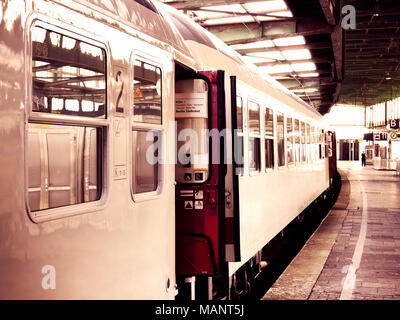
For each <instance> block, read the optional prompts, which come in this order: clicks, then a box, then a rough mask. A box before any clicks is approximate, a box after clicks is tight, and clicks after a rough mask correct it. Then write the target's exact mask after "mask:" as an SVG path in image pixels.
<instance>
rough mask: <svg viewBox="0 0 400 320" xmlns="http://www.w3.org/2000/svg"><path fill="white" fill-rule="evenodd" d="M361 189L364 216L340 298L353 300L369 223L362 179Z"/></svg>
mask: <svg viewBox="0 0 400 320" xmlns="http://www.w3.org/2000/svg"><path fill="white" fill-rule="evenodd" d="M358 182H359V184H360V189H361V193H362V199H363V204H362V217H361V228H360V233H359V235H358V240H357V244H356V248H355V249H354V253H353V258H352V264H351V265H350V266H349V268H348V269H347V275H346V278H345V280H344V282H343V289H342V293H341V294H340V300H351V299H352V296H353V290H354V288H355V285H356V272H357V269H358V268H359V267H360V263H361V257H362V254H363V251H364V245H365V239H366V237H367V225H368V202H367V194H366V193H365V190H364V186H363V185H362V183H361V182H360V181H358Z"/></svg>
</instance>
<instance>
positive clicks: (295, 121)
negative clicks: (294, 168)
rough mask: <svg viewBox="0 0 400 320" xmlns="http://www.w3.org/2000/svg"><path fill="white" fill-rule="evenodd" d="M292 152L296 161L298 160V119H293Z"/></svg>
mask: <svg viewBox="0 0 400 320" xmlns="http://www.w3.org/2000/svg"><path fill="white" fill-rule="evenodd" d="M294 153H295V161H296V163H299V162H300V121H299V120H297V119H295V120H294Z"/></svg>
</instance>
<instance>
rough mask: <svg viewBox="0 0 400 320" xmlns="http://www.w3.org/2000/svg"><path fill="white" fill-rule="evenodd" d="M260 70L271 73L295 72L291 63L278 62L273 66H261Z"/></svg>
mask: <svg viewBox="0 0 400 320" xmlns="http://www.w3.org/2000/svg"><path fill="white" fill-rule="evenodd" d="M260 70H261V71H264V72H267V73H269V74H274V73H291V72H293V70H292V68H291V66H290V65H289V64H278V65H275V66H271V67H260Z"/></svg>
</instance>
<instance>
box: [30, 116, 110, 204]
mask: <svg viewBox="0 0 400 320" xmlns="http://www.w3.org/2000/svg"><path fill="white" fill-rule="evenodd" d="M102 157H103V155H102V129H101V128H94V127H83V126H66V125H50V124H37V123H28V144H27V168H28V195H29V207H30V210H31V211H38V210H44V209H50V208H56V207H62V206H68V205H73V204H79V203H85V202H90V201H96V200H98V199H100V195H101V191H102V175H101V172H102Z"/></svg>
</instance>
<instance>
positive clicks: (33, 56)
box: [0, 0, 336, 300]
mask: <svg viewBox="0 0 400 320" xmlns="http://www.w3.org/2000/svg"><path fill="white" fill-rule="evenodd" d="M0 19H1V20H0V53H1V59H0V66H1V72H0V150H2V156H1V157H0V176H1V179H0V230H1V231H0V274H1V276H0V298H1V299H151V300H164V299H168V300H169V299H176V298H177V296H178V295H184V296H185V297H186V298H188V299H195V298H197V299H199V298H202V297H204V299H219V298H221V299H234V298H235V297H236V296H237V292H238V291H239V290H240V287H241V286H242V287H243V283H244V282H246V277H248V274H247V272H246V270H247V267H248V266H249V265H251V266H252V267H254V266H256V267H257V266H259V265H260V263H261V254H260V253H261V250H262V248H263V247H265V246H266V245H267V244H268V243H269V242H270V241H271V239H273V238H274V237H275V236H276V235H277V234H279V233H280V232H281V231H282V230H283V229H284V228H285V227H286V226H287V225H288V224H289V223H290V222H291V221H292V220H293V219H295V218H296V217H298V216H299V214H301V212H303V211H304V210H305V208H307V207H308V206H309V205H310V204H311V203H313V202H314V201H315V199H318V198H320V197H323V196H324V195H325V194H326V192H327V191H328V190H329V189H330V187H331V185H332V179H333V177H334V175H335V174H336V164H335V163H336V162H335V161H336V160H335V151H334V147H335V142H334V137H335V136H334V132H331V131H329V128H328V126H327V125H326V124H325V123H324V121H323V118H322V116H321V115H320V114H319V113H318V112H317V111H316V110H315V109H314V108H312V107H310V106H309V105H308V104H306V103H305V102H304V101H302V100H301V99H299V98H298V97H297V96H295V95H294V94H293V93H291V92H290V91H289V90H287V89H286V88H285V87H283V86H282V85H280V84H279V83H278V82H277V81H275V80H273V79H272V78H270V77H269V76H268V75H263V74H260V72H259V71H258V70H257V69H256V68H255V67H254V66H253V65H251V64H248V63H246V62H245V61H244V60H243V58H242V57H241V56H240V55H239V54H237V53H236V52H235V51H234V50H233V49H231V48H230V47H228V46H227V45H225V44H224V43H223V42H221V41H220V40H218V39H217V38H216V37H214V36H213V35H212V34H210V33H209V32H207V31H206V30H205V29H203V28H201V27H200V26H199V25H197V24H195V23H194V22H193V21H192V20H191V19H190V18H188V17H187V16H186V15H184V14H182V13H180V12H178V11H176V10H175V9H173V8H171V7H169V6H167V5H165V4H163V3H160V2H158V1H152V0H136V1H132V0H110V1H97V0H63V1H60V0H5V1H2V3H1V5H0ZM188 288H189V289H188ZM198 292H201V294H197V296H196V293H198Z"/></svg>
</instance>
